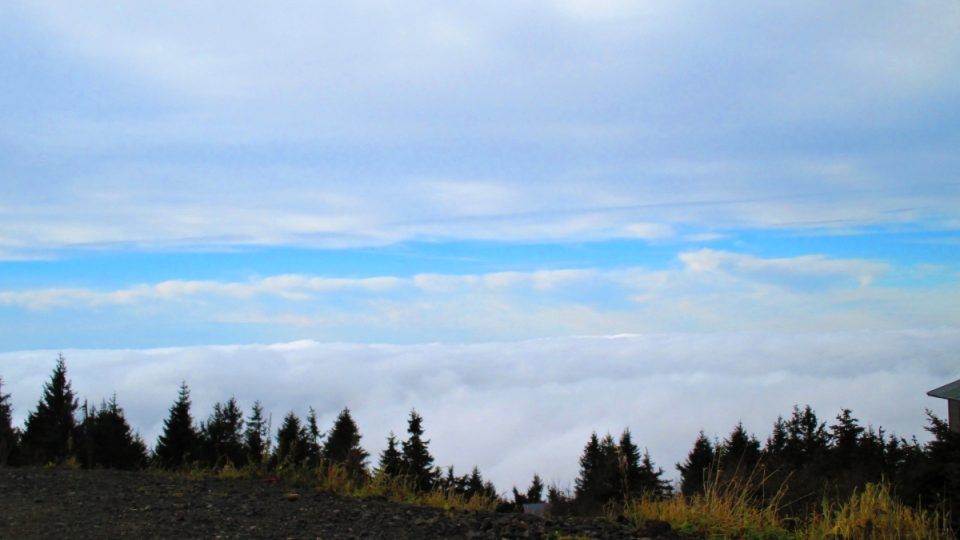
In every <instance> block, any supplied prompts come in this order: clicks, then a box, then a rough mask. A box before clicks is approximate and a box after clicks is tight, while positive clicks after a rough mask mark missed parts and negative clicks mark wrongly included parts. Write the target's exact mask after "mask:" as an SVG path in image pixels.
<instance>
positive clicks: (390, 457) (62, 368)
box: [0, 355, 496, 498]
mask: <svg viewBox="0 0 960 540" xmlns="http://www.w3.org/2000/svg"><path fill="white" fill-rule="evenodd" d="M2 390H3V380H2V379H0V466H9V465H27V466H29V465H34V466H36V465H41V466H43V465H48V464H65V463H73V464H75V465H76V466H79V467H83V468H115V469H128V470H134V469H142V468H145V467H159V468H163V469H172V470H178V469H192V468H210V469H222V468H223V467H226V466H230V467H234V468H238V469H239V468H244V467H250V468H253V469H259V470H262V471H282V470H288V469H311V468H315V467H319V466H321V465H323V464H337V465H340V466H342V467H343V468H344V469H345V470H346V471H347V473H348V474H349V475H351V476H353V477H356V478H360V477H362V476H365V475H376V474H385V475H389V476H393V477H403V478H404V479H405V480H407V481H408V482H409V483H410V484H411V485H412V487H413V488H414V489H416V490H419V491H429V490H432V489H444V490H452V491H454V492H456V493H460V494H464V495H465V496H467V497H468V498H469V497H471V496H473V495H475V494H479V495H484V496H488V497H491V498H492V497H496V489H495V488H494V486H493V484H492V483H490V482H489V481H485V480H484V479H483V477H482V475H481V473H480V470H479V469H478V468H477V467H474V468H473V470H472V471H471V472H470V473H469V474H465V475H459V476H458V475H456V474H455V473H454V469H453V467H448V468H447V469H446V472H445V473H444V472H443V471H442V470H441V468H440V467H438V466H435V465H434V458H433V456H432V455H431V453H430V450H429V443H430V441H429V440H428V439H426V438H424V428H423V418H422V417H421V416H420V414H419V413H417V411H416V410H412V411H410V415H409V417H408V421H407V437H406V438H405V439H403V440H399V439H398V438H397V437H396V435H394V434H393V433H391V434H390V435H389V437H387V447H386V449H384V450H383V452H382V453H381V454H380V455H379V460H378V463H377V464H376V465H375V466H374V467H373V468H372V470H371V464H370V463H369V458H370V455H369V453H368V452H367V451H366V450H364V449H363V447H362V446H361V445H360V439H361V437H362V436H361V433H360V430H359V428H358V427H357V424H356V422H355V421H354V419H353V416H352V415H351V413H350V409H349V408H344V409H343V410H342V411H340V413H339V415H338V416H337V418H336V420H335V421H334V423H333V426H332V428H331V429H330V430H329V431H328V432H322V431H320V429H319V426H318V424H317V413H316V411H315V410H314V409H313V408H312V407H311V408H310V409H309V414H308V416H307V417H306V419H305V420H301V418H300V417H299V416H297V414H296V413H294V412H292V411H291V412H289V413H288V414H287V415H286V416H285V417H284V418H283V421H282V422H281V424H280V426H279V428H278V429H277V431H276V434H275V436H271V426H270V424H271V422H270V419H269V418H268V417H267V416H266V415H265V413H264V410H263V406H262V405H261V403H260V402H259V401H257V402H255V403H254V404H253V406H252V407H251V409H250V412H249V414H247V415H245V414H244V412H243V410H242V409H241V408H240V405H239V403H238V402H237V400H236V399H234V398H230V399H228V400H227V401H225V402H222V403H216V404H215V405H214V406H213V412H212V413H211V414H210V416H209V417H208V418H207V420H205V421H201V422H199V424H197V423H196V422H195V421H194V418H193V414H192V411H191V408H192V403H191V400H190V389H189V387H188V386H187V384H186V383H185V382H184V383H182V384H181V385H180V389H179V392H178V394H177V398H176V400H175V401H174V403H173V404H172V405H171V406H170V409H169V411H168V414H167V417H166V419H165V420H164V422H163V430H162V432H161V434H160V435H159V436H158V438H157V441H156V444H155V445H154V448H153V450H152V451H149V450H148V449H147V445H146V444H145V443H144V441H143V439H142V438H141V437H140V435H139V434H138V433H137V432H135V431H134V430H133V428H132V427H131V426H130V424H129V423H128V422H127V419H126V416H125V415H124V411H123V409H122V408H121V407H120V405H119V404H118V403H117V400H116V396H114V397H112V398H110V399H109V400H103V401H102V402H101V403H100V405H99V406H96V405H90V404H88V403H87V402H84V403H83V404H80V402H79V400H78V399H77V397H76V395H75V393H74V391H73V388H72V387H71V383H70V381H69V380H68V378H67V369H66V362H65V360H64V358H63V356H62V355H61V356H59V357H58V359H57V362H56V366H55V367H54V370H53V373H52V375H51V376H50V380H49V381H48V382H47V383H45V384H44V387H43V394H42V396H41V398H40V401H39V402H38V403H37V407H36V409H35V410H33V411H31V412H30V413H29V415H28V417H27V419H26V422H25V425H24V428H23V429H22V430H21V429H18V428H16V427H15V426H14V425H13V420H12V408H11V405H10V400H9V398H10V396H9V395H8V394H4V393H3V392H2Z"/></svg>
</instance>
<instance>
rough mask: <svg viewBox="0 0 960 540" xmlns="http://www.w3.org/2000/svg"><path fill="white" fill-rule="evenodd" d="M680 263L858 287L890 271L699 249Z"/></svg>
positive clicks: (866, 264)
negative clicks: (844, 281) (849, 280)
mask: <svg viewBox="0 0 960 540" xmlns="http://www.w3.org/2000/svg"><path fill="white" fill-rule="evenodd" d="M680 260H681V261H683V263H684V264H685V265H686V267H687V269H688V270H689V271H691V272H694V273H709V272H728V273H731V274H741V275H748V276H772V277H775V276H800V277H821V278H830V277H832V278H837V277H840V278H843V277H856V279H857V280H858V282H859V283H860V285H864V286H866V285H869V284H870V283H872V282H873V280H874V279H875V278H876V277H877V276H878V275H880V274H883V273H884V272H887V271H889V270H890V266H889V265H888V264H886V263H883V262H876V261H867V260H861V259H836V258H831V257H827V256H824V255H803V256H799V257H785V258H763V257H755V256H752V255H744V254H741V253H731V252H726V251H716V250H712V249H701V250H699V251H689V252H685V253H681V254H680Z"/></svg>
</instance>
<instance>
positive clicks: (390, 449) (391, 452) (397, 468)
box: [377, 431, 403, 476]
mask: <svg viewBox="0 0 960 540" xmlns="http://www.w3.org/2000/svg"><path fill="white" fill-rule="evenodd" d="M402 471H403V455H402V454H401V453H400V450H399V449H398V448H397V436H396V435H394V434H393V432H392V431H391V432H390V435H389V436H388V437H387V447H386V448H385V449H384V451H383V452H381V453H380V463H379V464H378V465H377V474H384V475H387V476H397V475H399V474H401V473H402Z"/></svg>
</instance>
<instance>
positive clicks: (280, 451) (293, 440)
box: [274, 411, 310, 467]
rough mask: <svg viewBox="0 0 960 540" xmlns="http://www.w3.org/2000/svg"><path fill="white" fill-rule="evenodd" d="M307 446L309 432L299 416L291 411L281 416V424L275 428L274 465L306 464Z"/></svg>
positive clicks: (308, 444) (308, 443) (308, 445)
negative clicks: (275, 449)
mask: <svg viewBox="0 0 960 540" xmlns="http://www.w3.org/2000/svg"><path fill="white" fill-rule="evenodd" d="M309 447H310V433H309V431H308V430H307V428H306V427H304V426H303V424H302V423H301V422H300V418H299V417H298V416H297V415H296V414H295V413H294V412H293V411H291V412H290V413H288V414H287V416H285V417H284V418H283V424H281V425H280V429H278V430H277V453H276V455H275V456H274V458H275V462H276V465H277V466H280V467H283V466H294V467H296V466H302V465H306V464H307V459H308V457H309Z"/></svg>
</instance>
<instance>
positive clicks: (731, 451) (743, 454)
mask: <svg viewBox="0 0 960 540" xmlns="http://www.w3.org/2000/svg"><path fill="white" fill-rule="evenodd" d="M718 453H719V456H720V470H721V471H722V472H723V473H725V474H726V475H727V476H728V477H731V478H732V477H735V476H740V477H744V476H748V475H749V474H750V473H751V472H752V471H753V468H754V467H755V466H756V465H757V463H758V462H759V461H760V441H758V440H757V439H756V437H754V436H753V435H749V434H748V433H747V431H746V430H745V429H744V428H743V423H742V422H738V423H737V425H736V427H734V428H733V431H731V432H730V435H729V436H728V437H727V438H726V440H724V441H723V444H721V445H720V448H719V449H718Z"/></svg>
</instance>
